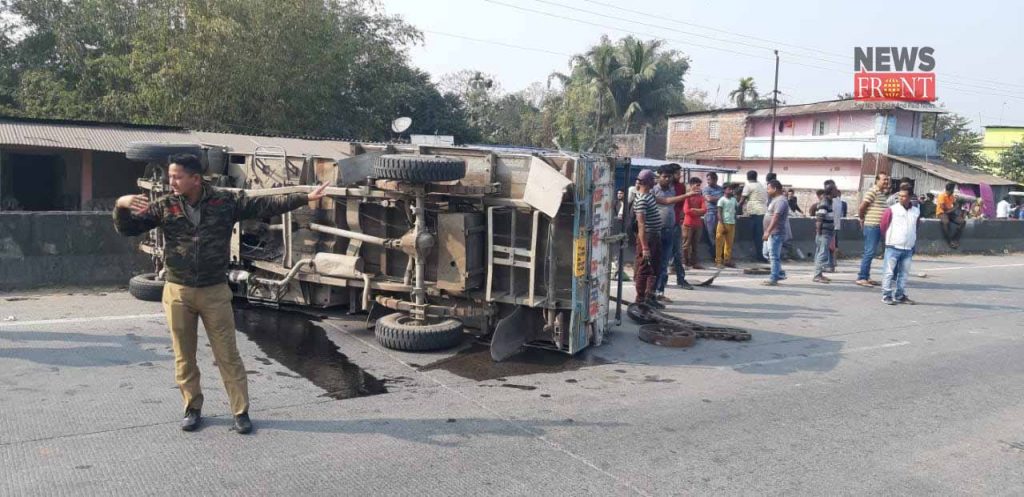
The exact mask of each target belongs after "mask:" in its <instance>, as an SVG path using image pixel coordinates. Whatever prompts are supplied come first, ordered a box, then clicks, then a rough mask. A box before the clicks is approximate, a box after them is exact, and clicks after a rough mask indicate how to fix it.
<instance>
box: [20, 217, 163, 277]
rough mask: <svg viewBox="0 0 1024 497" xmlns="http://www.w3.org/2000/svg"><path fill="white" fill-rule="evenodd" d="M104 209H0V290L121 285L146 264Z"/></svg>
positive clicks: (144, 268)
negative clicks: (118, 231)
mask: <svg viewBox="0 0 1024 497" xmlns="http://www.w3.org/2000/svg"><path fill="white" fill-rule="evenodd" d="M138 241H139V239H138V238H126V237H122V236H121V235H118V234H117V232H116V231H114V223H113V221H112V219H111V216H110V213H109V212H3V213H0V291H9V290H16V289H26V288H38V287H46V286H62V285H74V286H88V285H110V284H125V285H126V284H127V283H128V279H129V278H131V277H132V275H133V274H138V273H143V272H145V271H146V270H147V268H148V267H150V263H149V256H147V255H146V254H143V253H141V252H139V250H138V249H137V248H136V247H137V244H138Z"/></svg>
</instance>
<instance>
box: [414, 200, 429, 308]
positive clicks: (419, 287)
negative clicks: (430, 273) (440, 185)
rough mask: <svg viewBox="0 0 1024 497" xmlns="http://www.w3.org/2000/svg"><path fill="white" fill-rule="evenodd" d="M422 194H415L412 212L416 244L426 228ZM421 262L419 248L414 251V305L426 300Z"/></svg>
mask: <svg viewBox="0 0 1024 497" xmlns="http://www.w3.org/2000/svg"><path fill="white" fill-rule="evenodd" d="M423 197H424V195H423V194H422V193H418V194H416V210H415V212H413V214H415V215H416V223H415V224H414V225H413V233H415V236H416V238H415V239H416V240H417V244H418V241H419V239H420V235H421V234H422V233H423V231H424V230H425V229H426V227H427V226H426V224H427V214H426V211H425V210H424V201H423ZM425 269H426V268H425V265H424V264H423V254H422V253H420V251H419V250H417V251H416V276H415V280H414V285H413V290H412V293H413V297H414V299H415V302H416V305H423V304H425V303H426V302H427V296H426V292H425V291H424V289H423V273H424V270H425Z"/></svg>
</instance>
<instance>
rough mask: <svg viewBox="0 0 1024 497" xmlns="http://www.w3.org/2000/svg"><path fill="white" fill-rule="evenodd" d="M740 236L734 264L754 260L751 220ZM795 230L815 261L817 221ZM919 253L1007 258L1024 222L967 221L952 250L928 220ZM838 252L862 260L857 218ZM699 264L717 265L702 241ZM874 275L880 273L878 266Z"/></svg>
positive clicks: (796, 240)
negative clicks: (958, 240)
mask: <svg viewBox="0 0 1024 497" xmlns="http://www.w3.org/2000/svg"><path fill="white" fill-rule="evenodd" d="M736 221H737V233H736V239H735V243H734V245H733V260H735V261H750V260H752V259H753V250H754V249H753V242H752V241H751V239H750V218H749V217H746V216H740V217H739V218H737V220H736ZM790 225H791V227H792V228H793V246H794V247H795V248H798V249H800V250H801V251H803V253H804V256H805V260H807V261H812V260H813V257H814V220H813V219H811V218H808V217H796V218H792V219H790ZM917 240H918V242H917V253H918V254H924V255H948V254H963V253H971V254H1004V253H1011V252H1024V221H1013V220H1006V221H999V220H984V221H977V220H968V221H967V226H966V227H965V228H964V234H963V236H962V237H961V238H960V249H959V250H953V249H951V248H949V246H948V245H946V241H945V240H944V239H943V238H942V227H941V225H940V223H939V220H937V219H926V220H924V221H922V222H921V226H920V228H918V237H917ZM632 249H633V247H630V248H629V250H627V251H626V254H625V256H624V257H625V261H626V262H628V263H630V264H631V263H632V260H633V257H634V256H633V250H632ZM839 250H840V257H842V258H858V259H859V258H860V256H861V254H862V253H863V251H864V237H863V236H862V234H861V231H860V225H859V223H858V222H857V219H855V218H848V219H843V220H842V230H841V231H840V233H839ZM700 251H701V252H700V257H699V259H700V263H701V264H703V265H705V266H711V265H713V264H714V257H713V256H712V255H711V252H710V250H708V248H707V246H706V245H705V244H704V241H703V240H701V244H700ZM872 267H873V270H874V271H879V270H880V267H881V266H879V265H878V264H877V263H876V264H874V265H873V266H872Z"/></svg>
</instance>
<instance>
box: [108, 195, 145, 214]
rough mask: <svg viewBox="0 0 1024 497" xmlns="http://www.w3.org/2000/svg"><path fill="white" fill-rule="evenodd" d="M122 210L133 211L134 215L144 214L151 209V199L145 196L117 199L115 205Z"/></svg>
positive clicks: (128, 196)
mask: <svg viewBox="0 0 1024 497" xmlns="http://www.w3.org/2000/svg"><path fill="white" fill-rule="evenodd" d="M115 205H116V206H117V207H119V208H122V209H131V211H132V213H134V214H142V213H143V212H146V209H149V198H147V197H146V196H145V195H141V194H140V195H125V196H123V197H119V198H118V199H117V203H116V204H115Z"/></svg>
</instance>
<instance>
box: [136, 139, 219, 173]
mask: <svg viewBox="0 0 1024 497" xmlns="http://www.w3.org/2000/svg"><path fill="white" fill-rule="evenodd" d="M175 154H192V155H195V156H196V157H199V160H201V161H202V162H203V169H206V164H207V160H206V153H205V151H204V150H203V147H202V146H200V145H195V144H192V143H154V142H131V143H129V144H128V148H127V149H125V151H124V156H125V157H127V158H128V160H137V161H141V162H155V163H157V164H160V165H163V166H166V165H167V159H168V158H169V157H170V156H172V155H175Z"/></svg>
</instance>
